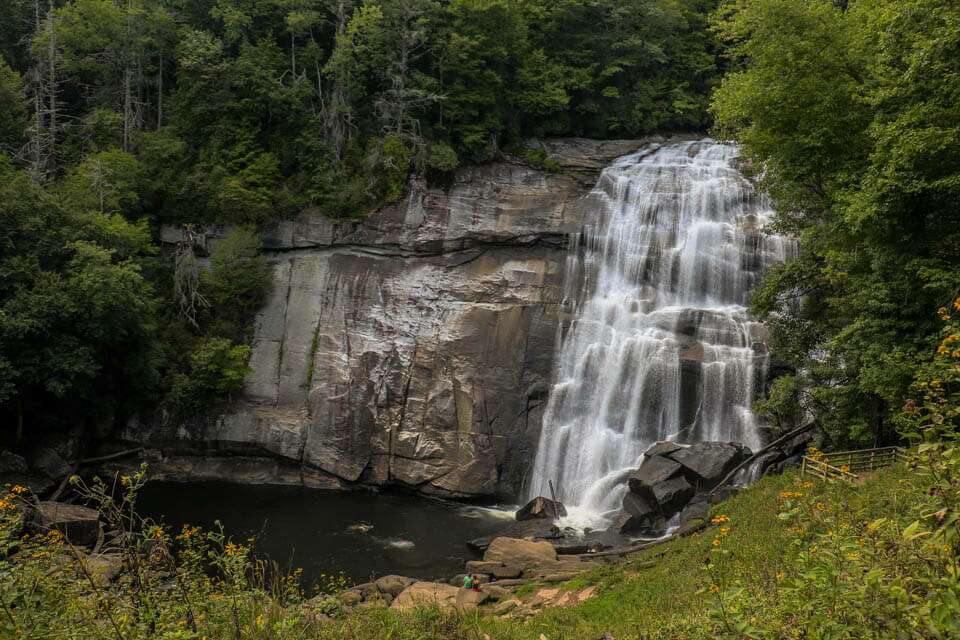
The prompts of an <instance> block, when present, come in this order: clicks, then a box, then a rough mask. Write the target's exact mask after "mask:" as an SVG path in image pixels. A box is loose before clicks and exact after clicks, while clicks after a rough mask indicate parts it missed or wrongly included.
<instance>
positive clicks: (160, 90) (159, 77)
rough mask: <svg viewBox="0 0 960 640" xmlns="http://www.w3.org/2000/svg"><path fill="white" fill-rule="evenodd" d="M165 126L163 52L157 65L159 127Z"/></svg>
mask: <svg viewBox="0 0 960 640" xmlns="http://www.w3.org/2000/svg"><path fill="white" fill-rule="evenodd" d="M162 126H163V52H162V51H161V52H160V62H159V63H158V65H157V129H159V128H160V127H162Z"/></svg>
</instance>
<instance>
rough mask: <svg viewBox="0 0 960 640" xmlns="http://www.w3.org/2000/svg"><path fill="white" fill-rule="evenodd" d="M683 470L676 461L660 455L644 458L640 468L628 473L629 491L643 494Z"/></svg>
mask: <svg viewBox="0 0 960 640" xmlns="http://www.w3.org/2000/svg"><path fill="white" fill-rule="evenodd" d="M682 471H683V467H682V466H681V465H680V464H679V463H678V462H676V461H674V460H671V459H670V458H664V457H662V456H653V457H649V458H646V459H645V460H644V461H643V463H642V464H641V465H640V468H639V469H637V470H636V471H634V472H633V473H632V474H630V478H629V479H628V480H627V484H628V485H629V486H630V491H632V492H634V493H639V494H643V493H644V492H645V491H646V490H648V489H649V488H650V487H652V486H653V485H656V484H658V483H660V482H664V481H665V480H669V479H670V478H674V477H676V476H678V475H680V473H681V472H682Z"/></svg>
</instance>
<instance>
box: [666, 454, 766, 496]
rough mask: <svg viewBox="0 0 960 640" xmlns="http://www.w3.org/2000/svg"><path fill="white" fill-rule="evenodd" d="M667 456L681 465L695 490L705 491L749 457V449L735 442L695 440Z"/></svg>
mask: <svg viewBox="0 0 960 640" xmlns="http://www.w3.org/2000/svg"><path fill="white" fill-rule="evenodd" d="M669 457H670V458H671V459H672V460H674V461H675V462H678V463H680V465H682V466H683V474H684V476H685V477H686V478H687V480H688V481H689V482H690V483H691V484H693V485H694V487H695V488H696V489H697V490H699V491H706V490H709V489H712V488H713V487H715V486H716V485H717V484H718V483H719V482H720V481H721V480H723V478H724V476H726V475H727V474H728V473H729V472H730V471H732V470H733V468H734V467H736V466H737V465H738V464H740V463H741V462H743V461H744V460H746V459H747V458H748V457H750V450H749V449H747V448H746V447H745V446H743V445H742V444H739V443H736V442H697V443H695V444H692V445H690V446H689V447H684V448H683V449H680V450H678V451H674V452H673V453H671V454H670V455H669Z"/></svg>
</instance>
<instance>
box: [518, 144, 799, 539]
mask: <svg viewBox="0 0 960 640" xmlns="http://www.w3.org/2000/svg"><path fill="white" fill-rule="evenodd" d="M737 154H738V150H737V148H736V147H735V146H731V145H724V144H718V143H716V142H714V141H712V140H700V141H690V142H681V143H675V144H666V145H663V146H652V147H648V148H645V149H643V150H641V151H638V152H636V153H634V154H631V155H628V156H625V157H623V158H620V159H619V160H617V161H616V162H615V163H614V164H613V165H611V166H610V167H608V168H607V169H606V170H604V172H603V173H602V174H601V176H600V179H599V181H598V183H597V185H596V187H595V188H594V190H593V192H592V193H591V196H590V197H591V198H593V199H594V200H595V201H596V202H597V203H598V207H599V208H600V212H599V213H600V215H598V216H597V218H596V222H595V223H594V224H592V225H590V226H587V227H586V228H585V229H584V230H583V231H582V232H581V233H580V234H578V235H577V236H576V237H574V238H573V240H572V242H571V248H570V252H569V255H568V257H567V265H566V270H567V271H566V276H565V284H564V288H565V290H564V309H565V310H567V311H568V312H569V314H570V316H571V318H572V320H571V321H570V323H569V326H567V327H566V331H565V332H564V334H563V336H562V338H561V339H560V343H561V344H560V349H559V356H558V360H557V363H556V365H555V373H554V375H555V378H554V384H553V387H552V389H551V392H550V396H549V400H548V404H547V408H546V410H545V413H544V419H543V429H542V432H541V436H540V443H539V447H538V450H537V457H536V462H535V464H534V469H533V475H532V477H531V484H530V491H529V493H530V496H531V497H534V496H537V495H547V496H549V495H550V494H549V489H548V481H550V480H552V481H553V482H554V485H555V487H557V490H558V492H559V495H558V497H559V498H560V499H561V500H563V501H564V502H565V503H566V504H567V505H568V508H572V510H571V514H573V515H574V518H575V519H576V517H577V514H580V517H582V518H586V519H587V521H589V522H591V523H595V522H596V518H597V517H598V516H599V517H602V514H603V513H605V512H609V511H612V510H614V509H616V508H618V507H619V502H620V499H621V498H622V495H623V489H622V482H623V479H624V477H625V475H626V474H627V473H628V472H629V471H630V470H632V469H634V468H636V466H637V465H638V463H639V459H640V457H641V456H642V454H643V452H644V451H646V449H647V448H649V447H650V445H652V444H653V443H655V442H657V441H658V440H676V441H680V442H695V441H702V440H729V441H739V442H742V443H744V444H745V445H747V446H749V447H751V448H756V447H757V446H758V445H759V436H760V431H759V424H758V422H757V419H756V417H755V416H754V415H753V413H752V411H751V409H750V407H751V405H752V403H753V400H754V396H755V391H756V390H757V389H758V388H761V385H762V384H763V380H764V377H765V373H766V371H765V369H766V364H767V360H768V355H767V352H766V348H765V346H764V345H763V342H764V335H763V325H762V324H761V323H759V322H757V321H756V320H754V319H752V318H751V317H750V316H749V315H748V314H747V309H746V304H747V297H748V295H749V291H750V288H751V287H752V286H753V285H754V284H755V283H756V282H757V281H758V279H759V277H760V275H761V273H762V272H763V270H764V269H765V268H766V267H768V266H770V265H772V264H774V263H777V262H780V261H783V260H784V259H785V258H787V257H788V255H789V253H791V252H792V251H794V243H793V242H792V241H791V240H790V239H788V238H785V237H781V236H777V235H773V234H769V233H766V232H764V231H763V227H764V225H765V224H766V223H767V222H768V220H769V218H770V215H771V214H772V211H771V209H770V207H769V203H768V201H767V199H766V198H765V197H764V196H763V195H762V194H758V193H757V192H756V191H755V190H754V187H753V185H752V183H751V182H750V181H748V180H747V179H746V178H745V177H744V176H743V175H741V174H740V172H739V171H738V170H737V168H736V166H735V164H734V162H735V159H736V157H737ZM591 518H592V519H591Z"/></svg>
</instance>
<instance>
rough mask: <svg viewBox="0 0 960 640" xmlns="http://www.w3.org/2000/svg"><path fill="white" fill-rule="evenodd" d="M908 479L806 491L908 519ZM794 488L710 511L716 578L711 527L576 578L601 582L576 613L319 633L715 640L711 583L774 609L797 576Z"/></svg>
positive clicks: (830, 504) (831, 505) (501, 639)
mask: <svg viewBox="0 0 960 640" xmlns="http://www.w3.org/2000/svg"><path fill="white" fill-rule="evenodd" d="M908 477H909V474H908V472H907V471H906V469H903V468H899V467H898V468H891V469H887V470H885V471H883V472H881V473H879V474H877V476H876V477H874V478H870V479H868V480H867V481H866V482H865V483H864V484H863V485H861V486H859V487H849V486H847V485H844V484H840V483H834V484H825V483H820V482H817V483H816V484H814V486H813V487H811V488H808V489H806V490H805V491H806V492H807V493H808V495H810V496H815V497H816V498H815V499H816V500H817V501H819V502H822V504H823V506H824V508H825V510H826V511H825V512H824V513H825V515H831V516H835V517H837V518H841V519H843V520H845V521H847V522H849V523H850V525H851V526H853V527H857V526H860V525H863V524H865V523H867V522H869V521H870V520H872V519H874V518H878V517H887V518H893V519H896V520H899V521H901V522H907V521H909V520H910V519H911V518H912V517H914V516H915V511H916V508H917V505H916V502H917V501H916V495H915V494H914V497H913V499H911V497H910V494H911V488H910V487H909V485H908V484H907V483H906V482H905V481H906V480H907V479H908ZM799 482H800V480H799V478H798V477H797V476H796V475H795V474H787V475H785V476H781V477H775V478H767V479H764V480H762V481H761V482H758V483H757V484H755V485H754V486H752V487H750V488H749V489H746V490H744V491H742V492H741V493H740V494H739V495H737V496H736V497H735V498H733V499H731V500H729V501H727V502H725V503H723V504H720V505H717V506H716V507H714V510H713V515H717V514H724V515H727V516H729V518H730V522H729V523H726V526H729V527H730V531H729V533H728V534H727V535H726V536H724V537H723V541H722V543H721V544H722V546H723V548H724V549H727V550H729V551H730V553H729V554H728V555H726V556H725V558H724V559H723V561H722V568H721V570H719V571H716V570H715V571H714V574H713V576H711V573H710V571H709V570H708V568H707V565H708V562H709V559H710V557H711V554H710V549H711V548H712V545H713V540H714V539H715V537H716V536H717V528H715V527H714V528H710V529H707V530H706V531H704V532H703V533H701V534H699V535H694V536H692V537H690V538H685V539H681V540H675V541H672V542H669V543H667V544H664V545H662V546H660V547H658V548H655V549H650V550H648V551H646V552H644V553H641V554H638V555H636V556H634V557H632V558H631V559H630V561H629V562H626V563H624V564H622V565H614V566H609V567H604V568H601V569H598V570H596V571H594V572H593V573H591V574H588V575H587V576H585V577H583V578H578V579H577V580H576V583H575V584H573V585H568V586H569V587H582V586H584V585H585V584H587V583H595V584H599V585H600V586H601V594H600V596H599V597H596V598H594V599H592V600H589V601H587V602H586V603H584V604H582V605H580V606H579V607H575V608H570V609H550V610H545V611H543V612H541V613H539V614H538V615H537V616H536V617H534V618H532V619H530V620H528V621H525V622H521V621H512V620H499V619H496V618H492V617H490V616H482V615H478V614H470V615H458V614H450V613H442V612H438V611H430V610H424V611H417V612H415V613H413V614H410V615H406V616H401V615H397V614H394V613H393V612H390V611H375V612H369V613H363V614H357V615H353V616H350V617H348V618H346V619H343V620H340V621H337V622H336V623H334V624H332V625H323V626H321V627H320V628H319V629H317V631H318V634H319V637H321V638H359V639H365V638H369V639H373V638H377V639H382V638H396V639H398V640H399V639H403V640H407V639H410V640H414V639H416V640H427V639H434V638H435V639H437V640H448V639H452V638H464V639H470V638H478V639H482V638H484V634H487V635H488V636H489V637H490V638H491V639H492V640H521V639H523V640H526V639H531V640H536V639H537V638H539V636H540V634H543V635H544V636H545V637H546V638H547V639H548V640H557V639H571V640H572V639H576V640H580V639H593V638H600V637H602V636H603V634H605V633H609V634H611V635H612V637H613V638H615V639H616V640H624V639H630V638H636V639H641V638H643V639H647V638H649V639H654V638H714V637H716V631H717V629H716V627H715V623H714V622H713V621H711V619H710V618H709V616H708V611H709V608H710V607H711V605H713V604H715V599H716V596H715V595H713V594H712V593H710V592H709V591H706V589H707V588H708V587H709V585H710V584H711V583H713V582H720V583H721V584H720V586H721V587H722V588H724V589H726V588H729V587H731V586H736V585H737V583H741V584H740V586H743V587H745V588H746V589H748V590H749V591H750V593H751V596H752V597H754V598H756V599H757V600H758V601H762V602H764V603H766V604H769V605H770V606H771V607H774V608H775V607H776V606H777V604H778V603H777V600H778V593H779V586H778V585H780V584H782V581H783V580H789V578H790V577H791V576H792V575H793V573H794V569H793V565H792V562H791V559H792V557H793V554H794V553H795V548H796V545H795V540H796V538H795V536H793V535H792V534H791V533H790V531H789V530H788V528H789V526H790V525H789V523H787V522H784V521H781V520H779V519H778V518H777V514H778V512H779V511H780V510H781V499H780V498H779V494H780V493H781V492H782V491H796V490H797V489H798V484H799ZM914 491H915V490H914ZM781 572H782V574H783V575H780V576H779V578H780V579H779V580H778V574H781ZM784 624H790V623H789V621H785V622H784Z"/></svg>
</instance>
